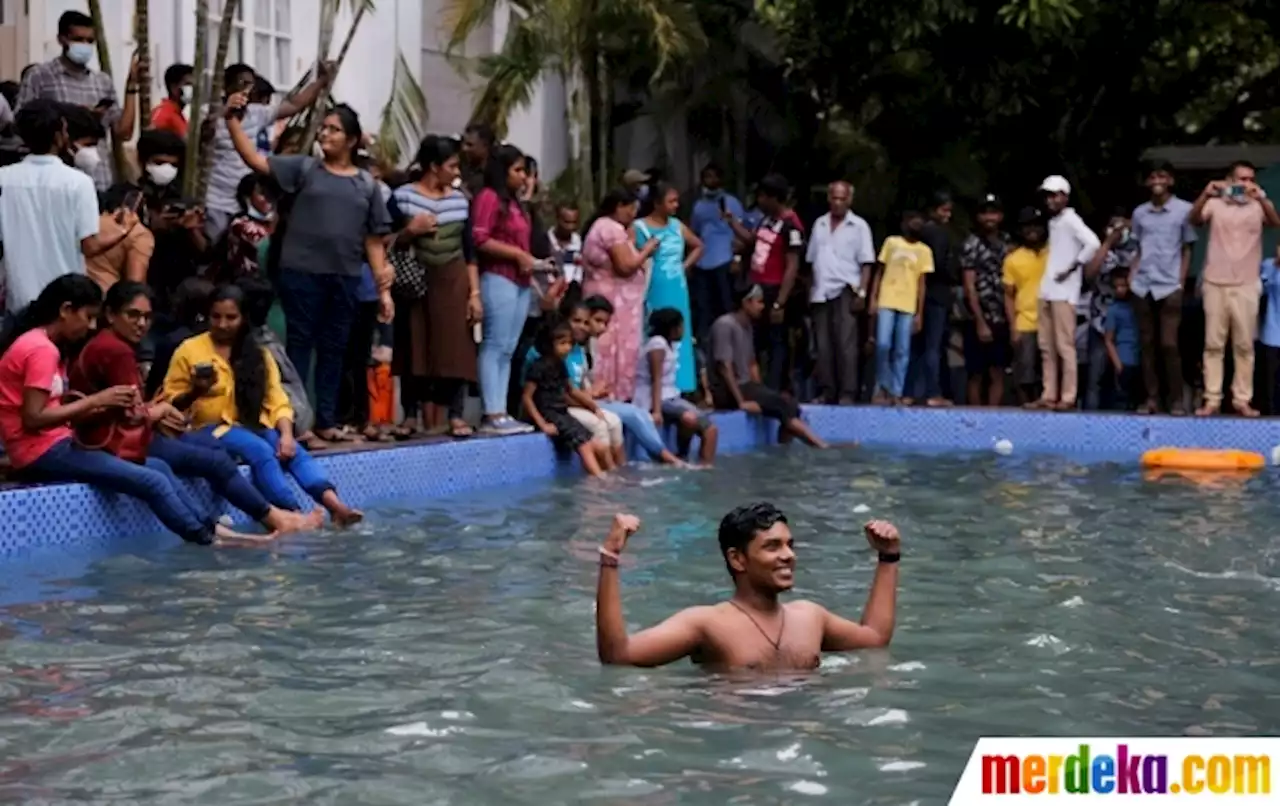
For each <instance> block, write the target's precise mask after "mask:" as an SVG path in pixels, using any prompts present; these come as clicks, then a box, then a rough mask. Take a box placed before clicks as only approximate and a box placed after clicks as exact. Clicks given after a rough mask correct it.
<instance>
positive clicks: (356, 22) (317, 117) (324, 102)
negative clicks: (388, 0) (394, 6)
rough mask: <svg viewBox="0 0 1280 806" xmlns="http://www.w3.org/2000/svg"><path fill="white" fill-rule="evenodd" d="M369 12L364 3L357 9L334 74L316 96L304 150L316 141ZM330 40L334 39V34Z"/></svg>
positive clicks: (308, 120)
mask: <svg viewBox="0 0 1280 806" xmlns="http://www.w3.org/2000/svg"><path fill="white" fill-rule="evenodd" d="M368 10H369V4H368V3H362V4H361V5H360V8H358V9H356V15H355V16H354V17H353V18H352V19H351V28H349V29H348V30H347V38H346V39H344V40H343V41H342V49H341V50H339V51H338V59H337V61H336V62H334V65H333V72H332V73H330V75H329V81H328V82H327V83H326V84H325V86H324V88H323V89H321V90H320V94H319V95H317V96H316V103H315V106H314V107H313V111H312V112H311V114H310V116H309V117H308V119H307V131H308V132H310V134H309V135H308V136H306V137H304V138H303V139H302V142H303V144H304V148H310V147H311V142H312V141H314V140H315V133H316V132H317V131H319V129H320V122H321V121H322V120H324V112H325V110H327V109H328V107H329V95H330V93H331V92H332V90H333V83H334V82H335V81H337V80H338V73H339V71H341V70H342V63H343V61H345V60H346V58H347V51H348V50H350V49H351V40H353V39H355V38H356V29H357V28H359V27H360V21H361V20H363V19H364V13H365V12H366V11H368ZM330 39H332V34H331V35H330ZM313 121H314V124H313ZM308 153H309V152H308Z"/></svg>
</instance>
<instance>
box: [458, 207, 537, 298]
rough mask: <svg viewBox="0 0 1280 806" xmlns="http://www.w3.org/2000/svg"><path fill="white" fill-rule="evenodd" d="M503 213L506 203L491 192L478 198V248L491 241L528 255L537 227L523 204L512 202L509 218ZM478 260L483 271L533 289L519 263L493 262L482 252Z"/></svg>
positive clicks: (474, 226)
mask: <svg viewBox="0 0 1280 806" xmlns="http://www.w3.org/2000/svg"><path fill="white" fill-rule="evenodd" d="M501 212H502V200H501V199H499V198H498V194H497V193H495V192H494V191H493V190H492V189H491V188H485V189H484V190H482V191H480V192H479V193H478V194H476V198H475V200H474V201H473V202H471V237H472V239H473V240H474V241H475V245H476V247H477V248H478V247H481V246H483V245H484V244H486V243H488V242H489V241H497V242H498V243H504V244H507V245H508V246H514V247H516V248H517V249H523V250H524V251H526V252H528V251H529V242H530V240H531V239H532V237H533V227H532V226H530V224H529V217H528V216H526V215H525V214H524V210H523V209H521V207H520V203H519V202H518V201H516V200H515V199H512V200H511V201H510V203H508V205H507V214H506V216H505V217H504V216H502V215H501ZM478 256H479V263H480V270H481V271H491V272H493V273H494V274H500V275H502V276H503V277H506V278H507V279H508V280H510V281H511V282H513V283H515V284H516V285H518V286H527V285H529V281H530V276H529V275H528V274H523V273H521V271H520V267H519V266H517V265H516V264H515V263H512V262H510V261H507V260H498V259H495V258H492V257H490V256H488V255H486V254H485V253H483V252H479V255H478Z"/></svg>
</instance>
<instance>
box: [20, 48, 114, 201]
mask: <svg viewBox="0 0 1280 806" xmlns="http://www.w3.org/2000/svg"><path fill="white" fill-rule="evenodd" d="M37 98H44V99H47V100H50V101H58V102H60V103H64V104H75V105H76V106H83V107H86V108H88V109H93V108H94V107H96V106H97V105H98V102H99V101H101V100H102V99H104V98H109V99H111V106H110V108H109V109H107V112H106V114H104V115H103V116H102V125H103V126H104V127H106V129H107V133H108V136H107V137H104V138H102V141H101V142H100V143H98V155H99V156H100V157H102V159H101V160H99V162H98V167H97V168H95V169H94V170H93V184H94V185H95V186H96V187H97V189H98V190H106V189H107V188H108V187H110V186H111V149H110V148H109V147H108V139H109V138H110V136H111V135H110V133H111V127H112V126H115V125H116V123H117V122H118V121H119V120H120V114H121V113H120V104H119V103H118V99H117V98H116V88H115V87H114V86H112V84H111V76H109V75H107V74H106V73H102V72H99V71H97V70H91V69H89V68H88V67H69V66H67V64H66V62H64V61H63V60H62V57H61V56H59V57H57V58H55V59H53V60H52V61H47V62H44V63H42V64H37V65H36V66H35V67H32V68H31V72H29V73H27V77H26V78H25V79H23V81H22V88H21V89H19V90H18V108H19V109H21V108H22V107H23V106H24V105H25V104H28V103H30V102H31V101H34V100H36V99H37Z"/></svg>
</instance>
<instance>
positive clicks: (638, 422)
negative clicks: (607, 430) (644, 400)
mask: <svg viewBox="0 0 1280 806" xmlns="http://www.w3.org/2000/svg"><path fill="white" fill-rule="evenodd" d="M599 405H600V408H602V409H604V410H605V411H611V412H613V413H614V414H616V415H618V419H619V420H621V421H622V428H623V430H625V431H629V432H631V433H632V434H634V435H635V438H636V441H637V442H639V443H640V447H642V448H644V449H645V450H646V451H648V452H649V455H650V456H652V457H653V458H654V459H657V458H658V456H659V454H661V453H662V452H663V451H665V450H666V449H667V446H666V444H665V443H663V441H662V435H661V434H659V433H658V427H657V426H655V425H654V424H653V417H651V416H650V415H649V413H648V412H647V411H645V410H644V409H642V408H640V407H639V406H636V405H634V404H631V403H620V402H618V401H615V400H602V401H600V404H599Z"/></svg>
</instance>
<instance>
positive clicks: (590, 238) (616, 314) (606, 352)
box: [582, 190, 659, 400]
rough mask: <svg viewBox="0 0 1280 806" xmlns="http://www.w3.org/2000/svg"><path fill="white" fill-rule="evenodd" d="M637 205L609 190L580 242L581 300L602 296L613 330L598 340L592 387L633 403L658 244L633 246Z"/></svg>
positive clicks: (626, 195)
mask: <svg viewBox="0 0 1280 806" xmlns="http://www.w3.org/2000/svg"><path fill="white" fill-rule="evenodd" d="M639 207H640V200H639V199H637V198H636V196H635V194H633V193H631V192H630V191H627V190H613V191H610V192H609V195H607V196H605V197H604V201H602V202H601V203H600V215H599V218H597V219H596V221H595V223H594V224H592V225H591V230H590V231H589V232H587V237H586V240H585V241H583V244H582V262H583V282H582V294H583V296H586V297H590V296H594V295H596V294H599V295H600V296H602V297H604V298H605V299H607V300H609V302H611V303H612V304H613V319H612V321H611V322H610V323H609V329H608V330H606V331H605V332H604V333H603V334H601V335H600V338H599V339H597V340H596V352H595V366H594V367H593V368H592V371H591V378H592V386H593V387H599V386H603V387H604V388H605V389H606V390H607V392H608V394H609V395H610V396H611V397H613V398H614V399H615V400H630V399H631V395H632V393H633V392H634V391H635V388H636V362H637V361H638V360H639V358H640V343H641V342H642V341H643V340H644V299H645V293H646V292H647V291H648V287H649V283H648V279H649V278H648V274H647V272H646V271H645V268H644V264H645V261H646V260H648V259H649V258H650V256H652V255H653V253H654V250H656V249H657V248H658V245H659V244H658V239H657V238H654V239H651V240H650V241H649V242H648V243H646V244H645V245H644V247H643V248H642V249H636V248H635V237H634V236H633V235H632V234H631V233H630V230H629V227H630V226H631V222H633V221H635V219H636V212H637V211H638V210H639Z"/></svg>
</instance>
